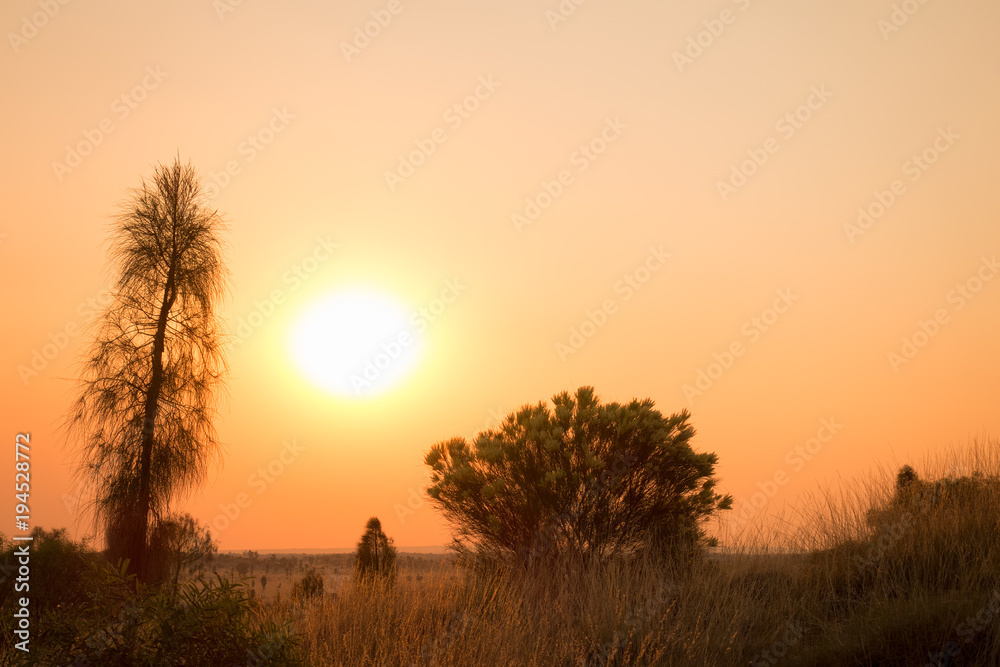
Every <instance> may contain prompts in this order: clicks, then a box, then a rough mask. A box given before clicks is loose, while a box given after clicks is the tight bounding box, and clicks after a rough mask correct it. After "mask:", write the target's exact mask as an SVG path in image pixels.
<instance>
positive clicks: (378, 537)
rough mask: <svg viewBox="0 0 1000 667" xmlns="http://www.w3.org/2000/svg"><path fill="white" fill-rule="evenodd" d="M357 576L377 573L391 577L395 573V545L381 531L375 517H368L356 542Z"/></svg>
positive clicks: (380, 526)
mask: <svg viewBox="0 0 1000 667" xmlns="http://www.w3.org/2000/svg"><path fill="white" fill-rule="evenodd" d="M356 567H357V574H358V577H361V578H363V577H366V576H369V575H378V576H383V577H389V578H393V577H395V574H396V547H395V546H393V544H392V538H389V537H386V534H385V533H384V532H382V522H381V521H379V520H378V519H377V518H376V517H372V518H370V519H368V523H367V524H365V532H364V534H363V535H362V536H361V540H360V541H359V542H358V552H357V566H356Z"/></svg>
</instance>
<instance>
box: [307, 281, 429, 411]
mask: <svg viewBox="0 0 1000 667" xmlns="http://www.w3.org/2000/svg"><path fill="white" fill-rule="evenodd" d="M291 344H292V354H293V356H294V358H295V362H296V364H297V365H298V367H299V369H300V370H301V371H302V372H303V373H304V374H305V375H306V377H308V378H309V379H310V380H312V381H313V382H314V383H315V384H317V385H318V386H320V387H322V388H324V389H326V390H328V391H331V392H333V393H335V394H339V395H341V396H348V397H352V398H362V397H368V396H373V395H375V394H379V393H381V392H383V391H385V390H387V389H389V388H391V387H393V386H395V385H396V384H397V383H399V382H400V381H401V380H403V379H404V378H405V377H406V376H407V375H409V373H410V372H411V371H412V370H413V368H414V367H415V366H416V364H417V361H418V360H419V358H420V349H421V341H420V339H419V337H418V335H417V332H416V331H415V330H414V328H413V326H412V325H411V323H410V321H409V317H408V313H407V311H406V310H405V309H404V308H403V307H402V306H401V305H399V304H398V303H397V302H395V301H394V300H392V299H391V298H389V297H387V296H385V295H383V294H379V293H378V292H375V291H372V290H367V289H351V290H344V291H340V292H337V293H335V294H331V295H329V296H327V297H324V298H322V299H321V300H319V301H318V302H316V303H314V304H313V305H312V306H311V307H310V308H309V309H308V310H307V311H306V312H305V313H304V314H303V315H302V317H301V318H300V319H299V320H298V322H297V323H296V324H295V328H294V330H293V331H292V340H291Z"/></svg>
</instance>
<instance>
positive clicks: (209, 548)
mask: <svg viewBox="0 0 1000 667" xmlns="http://www.w3.org/2000/svg"><path fill="white" fill-rule="evenodd" d="M150 546H151V549H152V552H153V557H152V560H151V562H152V563H154V564H155V566H156V567H157V569H159V570H160V572H159V573H158V574H159V577H158V578H160V579H163V580H169V581H170V582H171V584H172V585H173V586H174V587H175V588H176V586H177V582H178V580H179V578H180V573H181V570H183V569H184V568H190V567H193V566H196V565H200V564H201V563H203V562H204V561H211V559H212V557H213V556H214V555H215V553H216V552H218V550H219V545H218V544H217V543H216V542H215V540H214V539H213V538H212V533H211V531H209V528H208V526H207V525H202V524H199V523H198V521H197V520H196V519H195V518H194V517H192V516H191V515H190V514H187V513H185V514H181V515H177V516H172V517H168V518H167V519H164V520H163V521H160V522H159V523H157V524H156V526H155V527H154V528H153V535H152V537H151V539H150Z"/></svg>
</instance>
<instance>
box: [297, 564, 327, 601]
mask: <svg viewBox="0 0 1000 667" xmlns="http://www.w3.org/2000/svg"><path fill="white" fill-rule="evenodd" d="M318 595H323V577H321V576H320V575H319V573H318V572H316V570H314V569H313V568H309V570H308V571H307V572H306V574H305V576H304V577H302V579H301V580H299V581H296V582H295V583H294V584H293V585H292V598H293V599H297V600H309V599H312V598H314V597H316V596H318Z"/></svg>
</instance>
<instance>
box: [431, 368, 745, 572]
mask: <svg viewBox="0 0 1000 667" xmlns="http://www.w3.org/2000/svg"><path fill="white" fill-rule="evenodd" d="M552 401H553V407H552V408H549V407H548V406H547V405H546V404H545V403H539V404H537V405H535V406H525V407H524V408H522V409H521V410H520V411H518V412H516V413H513V414H511V415H509V416H508V417H507V418H506V419H505V421H504V422H503V423H502V424H501V425H500V426H498V427H496V428H493V429H489V430H487V431H484V432H482V433H480V434H479V435H478V436H477V437H476V438H475V440H474V441H473V442H472V443H469V442H467V441H466V440H465V439H464V438H454V439H452V440H448V441H446V442H442V443H439V444H436V445H434V446H433V447H432V448H431V450H430V452H429V453H428V454H427V456H426V459H425V462H426V464H427V465H428V466H430V468H431V482H432V483H431V486H430V487H429V488H428V490H427V493H428V495H429V496H430V497H431V499H432V503H434V504H435V505H436V506H437V507H438V508H439V509H440V510H441V511H442V512H443V513H444V515H445V517H446V518H447V519H448V521H449V522H450V523H451V524H452V525H453V526H454V527H455V529H456V531H457V536H456V539H455V543H454V544H453V548H454V549H455V550H457V551H458V552H459V553H461V554H466V555H477V556H481V557H486V558H488V559H492V560H497V561H501V562H517V563H520V564H522V565H524V566H530V565H532V564H539V563H541V562H545V561H548V560H551V559H553V558H556V557H571V558H575V559H580V560H583V561H586V562H598V561H601V560H604V559H607V558H610V557H613V556H615V555H618V554H627V553H634V552H636V551H638V550H642V549H645V550H649V551H651V552H653V553H658V554H663V553H665V552H669V553H671V554H675V553H676V552H677V551H678V549H681V550H683V552H684V553H691V551H692V550H693V549H697V548H699V547H703V546H706V545H711V544H712V543H713V542H712V540H710V539H708V538H707V537H706V535H705V533H704V531H703V530H702V524H703V522H704V521H706V520H707V519H708V518H709V517H711V516H712V515H714V514H715V513H716V512H719V511H721V510H727V509H730V508H731V506H732V497H731V496H728V495H727V496H722V495H719V494H717V493H716V492H715V483H716V481H715V478H714V476H713V475H714V471H715V465H716V463H717V461H718V458H717V457H716V455H715V454H708V453H705V454H700V453H696V452H695V451H694V450H693V449H692V448H691V445H690V441H691V438H692V437H693V436H694V434H695V431H694V429H693V428H692V427H691V425H690V424H689V419H690V415H689V413H688V412H687V411H686V410H685V411H682V412H680V413H677V414H674V415H671V416H669V417H665V416H663V415H662V414H661V413H660V412H658V411H657V410H656V409H654V407H653V401H652V400H651V399H646V400H643V401H638V400H633V401H631V402H630V403H628V404H620V403H605V404H601V403H600V402H599V401H598V398H597V396H596V395H595V393H594V390H593V388H592V387H581V388H580V389H578V390H577V392H576V395H575V396H572V395H570V394H569V393H567V392H562V393H560V394H558V395H556V396H554V397H553V399H552Z"/></svg>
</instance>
